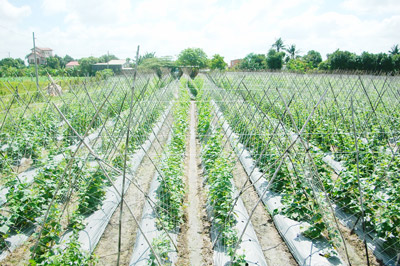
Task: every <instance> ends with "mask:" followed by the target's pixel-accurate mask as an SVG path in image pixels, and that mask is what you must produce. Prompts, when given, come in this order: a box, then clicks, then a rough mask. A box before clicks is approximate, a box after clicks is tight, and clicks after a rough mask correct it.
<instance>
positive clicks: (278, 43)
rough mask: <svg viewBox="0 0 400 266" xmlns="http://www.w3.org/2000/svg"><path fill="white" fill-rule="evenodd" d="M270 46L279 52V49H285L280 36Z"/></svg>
mask: <svg viewBox="0 0 400 266" xmlns="http://www.w3.org/2000/svg"><path fill="white" fill-rule="evenodd" d="M272 48H275V49H276V51H277V52H278V53H279V52H280V51H281V50H284V49H285V45H284V44H283V40H282V38H279V39H277V40H276V41H275V42H274V43H273V44H272Z"/></svg>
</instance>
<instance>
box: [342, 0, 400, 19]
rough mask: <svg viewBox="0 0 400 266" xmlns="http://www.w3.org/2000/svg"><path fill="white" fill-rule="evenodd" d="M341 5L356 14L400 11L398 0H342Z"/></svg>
mask: <svg viewBox="0 0 400 266" xmlns="http://www.w3.org/2000/svg"><path fill="white" fill-rule="evenodd" d="M341 6H342V7H343V8H344V9H346V10H350V11H352V12H355V13H357V14H370V15H371V16H373V15H380V14H386V13H392V14H393V13H399V12H400V3H399V1H398V0H344V1H343V2H342V4H341Z"/></svg>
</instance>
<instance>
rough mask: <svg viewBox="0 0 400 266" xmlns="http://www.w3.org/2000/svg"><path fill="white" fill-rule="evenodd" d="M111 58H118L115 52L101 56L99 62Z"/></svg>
mask: <svg viewBox="0 0 400 266" xmlns="http://www.w3.org/2000/svg"><path fill="white" fill-rule="evenodd" d="M110 60H118V57H116V56H115V55H113V54H105V55H102V56H100V57H99V62H98V63H107V62H109V61H110Z"/></svg>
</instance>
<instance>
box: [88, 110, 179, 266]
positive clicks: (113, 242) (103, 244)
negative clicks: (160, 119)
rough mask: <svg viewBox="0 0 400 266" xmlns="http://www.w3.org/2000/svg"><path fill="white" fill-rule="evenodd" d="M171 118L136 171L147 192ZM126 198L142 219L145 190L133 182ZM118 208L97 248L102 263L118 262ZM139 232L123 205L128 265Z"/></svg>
mask: <svg viewBox="0 0 400 266" xmlns="http://www.w3.org/2000/svg"><path fill="white" fill-rule="evenodd" d="M171 121H172V115H171V114H170V115H169V116H168V117H167V119H166V121H165V122H164V124H163V126H162V128H161V130H160V132H159V134H158V136H157V139H158V141H157V139H156V140H154V142H153V145H152V147H151V148H150V149H149V151H148V156H145V157H144V159H143V161H142V163H141V165H140V167H139V169H138V171H137V172H136V175H135V177H136V180H137V183H138V185H139V186H140V188H141V189H142V190H143V191H146V192H147V191H148V190H149V187H150V183H151V180H152V178H153V176H154V174H155V171H156V168H155V166H154V163H155V164H156V165H157V163H158V162H159V159H160V156H161V154H162V151H163V149H164V146H165V143H166V142H167V138H168V132H169V128H170V125H171ZM150 158H151V160H150ZM124 199H125V201H126V203H127V204H128V205H129V207H130V208H131V210H132V212H133V214H134V215H135V217H136V219H138V220H139V221H140V217H141V216H142V210H143V205H144V202H145V197H144V195H143V193H142V192H140V191H139V189H138V188H137V187H136V186H135V185H134V184H131V185H130V186H129V188H128V190H127V191H126V193H125V195H124ZM119 210H120V206H118V208H117V209H116V211H115V212H114V214H113V216H112V217H111V219H110V222H109V224H108V225H107V227H106V230H105V232H104V234H103V236H102V237H101V239H100V241H99V243H98V245H97V247H96V249H95V251H94V253H95V254H96V255H97V257H98V258H99V265H107V266H108V265H116V262H117V258H118V227H119ZM136 233H137V225H136V223H135V221H134V219H133V217H132V215H131V214H130V212H129V211H128V208H126V207H124V212H123V213H122V242H121V255H120V265H129V261H130V259H131V254H132V251H133V246H134V244H135V240H136Z"/></svg>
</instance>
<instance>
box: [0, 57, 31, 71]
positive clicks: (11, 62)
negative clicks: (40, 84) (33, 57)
mask: <svg viewBox="0 0 400 266" xmlns="http://www.w3.org/2000/svg"><path fill="white" fill-rule="evenodd" d="M0 66H4V67H15V68H18V69H21V68H25V67H26V66H25V62H24V60H22V59H20V58H16V59H14V58H11V57H9V58H3V59H1V60H0Z"/></svg>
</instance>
